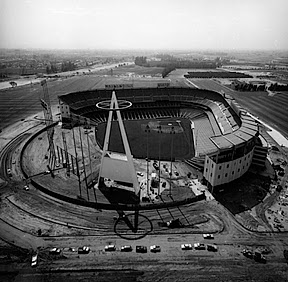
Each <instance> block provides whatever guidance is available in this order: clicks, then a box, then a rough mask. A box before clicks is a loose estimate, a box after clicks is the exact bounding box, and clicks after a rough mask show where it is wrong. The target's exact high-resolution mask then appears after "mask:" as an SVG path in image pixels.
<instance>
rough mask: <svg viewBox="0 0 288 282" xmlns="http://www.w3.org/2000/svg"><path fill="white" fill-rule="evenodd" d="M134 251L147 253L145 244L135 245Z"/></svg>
mask: <svg viewBox="0 0 288 282" xmlns="http://www.w3.org/2000/svg"><path fill="white" fill-rule="evenodd" d="M136 253H147V247H146V246H136Z"/></svg>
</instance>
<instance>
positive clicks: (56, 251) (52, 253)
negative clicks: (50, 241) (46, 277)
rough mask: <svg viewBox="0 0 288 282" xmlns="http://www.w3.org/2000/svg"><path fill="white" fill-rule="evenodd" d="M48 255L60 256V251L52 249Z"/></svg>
mask: <svg viewBox="0 0 288 282" xmlns="http://www.w3.org/2000/svg"><path fill="white" fill-rule="evenodd" d="M49 253H50V255H60V254H61V249H59V248H52V249H50V250H49Z"/></svg>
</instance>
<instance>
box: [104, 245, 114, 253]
mask: <svg viewBox="0 0 288 282" xmlns="http://www.w3.org/2000/svg"><path fill="white" fill-rule="evenodd" d="M114 251H116V247H115V245H107V246H105V252H114Z"/></svg>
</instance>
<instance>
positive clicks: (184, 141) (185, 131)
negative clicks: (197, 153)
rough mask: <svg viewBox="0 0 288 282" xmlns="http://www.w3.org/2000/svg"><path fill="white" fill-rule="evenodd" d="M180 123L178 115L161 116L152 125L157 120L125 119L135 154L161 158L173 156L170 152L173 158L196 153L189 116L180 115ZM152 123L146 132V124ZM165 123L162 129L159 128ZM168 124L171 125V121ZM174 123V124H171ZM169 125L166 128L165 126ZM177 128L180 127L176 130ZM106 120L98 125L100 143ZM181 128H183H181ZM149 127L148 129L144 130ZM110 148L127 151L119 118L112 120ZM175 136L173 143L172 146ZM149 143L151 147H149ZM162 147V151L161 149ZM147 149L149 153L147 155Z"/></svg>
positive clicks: (138, 156)
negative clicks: (170, 116) (162, 117)
mask: <svg viewBox="0 0 288 282" xmlns="http://www.w3.org/2000/svg"><path fill="white" fill-rule="evenodd" d="M177 120H180V123H176V121H175V118H167V119H159V120H158V122H156V123H157V126H155V127H154V128H153V127H152V125H151V124H152V123H153V122H154V123H155V120H149V119H146V120H145V119H143V120H133V121H132V120H130V121H128V120H126V121H124V126H125V128H126V133H127V137H128V140H129V144H130V149H131V152H132V155H133V156H134V157H135V158H146V157H148V158H151V159H159V153H160V159H162V160H171V152H172V156H173V159H177V160H181V159H189V158H192V157H193V156H194V146H193V144H194V143H193V136H192V132H191V128H190V122H189V120H186V119H183V118H181V119H180V118H177ZM148 124H149V130H148V132H147V130H146V126H147V125H148ZM158 124H159V125H160V126H162V128H161V133H160V132H159V129H158V128H157V127H158V126H159V125H158ZM168 124H169V125H168ZM170 124H171V125H170ZM172 124H174V132H175V133H174V134H171V132H172V129H171V127H172ZM165 125H167V128H166V131H165V128H164V126H165ZM177 128H178V129H179V130H178V131H177ZM105 129H106V123H102V124H100V125H99V127H98V131H97V139H98V140H99V143H100V144H102V146H103V142H104V136H105ZM180 129H181V130H180ZM145 130H146V131H145ZM110 138H111V139H110V148H109V150H111V151H114V152H119V153H124V148H123V144H122V141H121V136H120V131H119V127H118V123H117V122H113V123H112V129H111V136H110ZM172 139H173V147H172ZM147 146H148V147H147ZM159 148H160V152H159ZM147 150H148V156H147Z"/></svg>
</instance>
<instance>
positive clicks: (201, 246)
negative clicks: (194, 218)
mask: <svg viewBox="0 0 288 282" xmlns="http://www.w3.org/2000/svg"><path fill="white" fill-rule="evenodd" d="M194 249H195V250H205V245H204V244H202V243H194Z"/></svg>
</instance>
